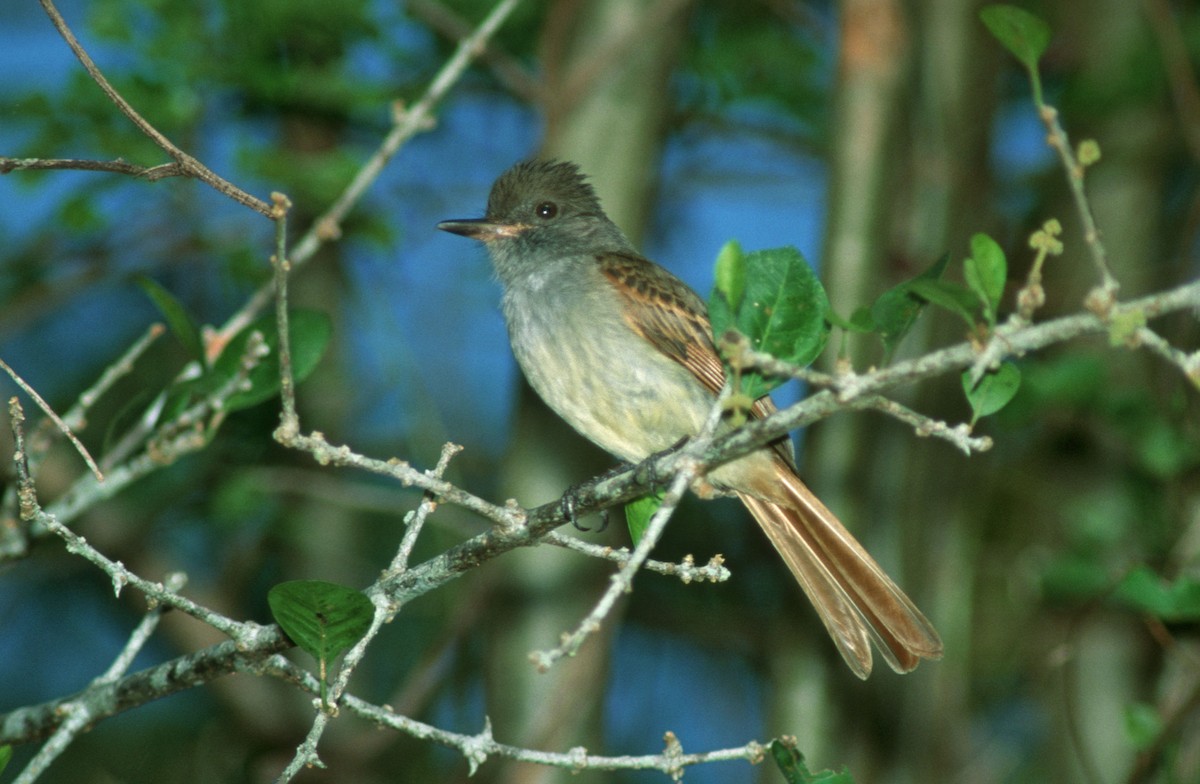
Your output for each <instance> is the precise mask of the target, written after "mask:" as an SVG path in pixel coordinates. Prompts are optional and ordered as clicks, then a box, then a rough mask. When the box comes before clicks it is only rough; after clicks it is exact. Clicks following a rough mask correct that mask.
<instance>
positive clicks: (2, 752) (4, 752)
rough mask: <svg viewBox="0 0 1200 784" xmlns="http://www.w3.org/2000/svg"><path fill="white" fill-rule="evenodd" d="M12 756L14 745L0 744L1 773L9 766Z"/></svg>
mask: <svg viewBox="0 0 1200 784" xmlns="http://www.w3.org/2000/svg"><path fill="white" fill-rule="evenodd" d="M12 756H13V749H12V746H9V745H4V746H0V773H3V772H4V769H5V768H7V767H8V762H9V760H11V759H12Z"/></svg>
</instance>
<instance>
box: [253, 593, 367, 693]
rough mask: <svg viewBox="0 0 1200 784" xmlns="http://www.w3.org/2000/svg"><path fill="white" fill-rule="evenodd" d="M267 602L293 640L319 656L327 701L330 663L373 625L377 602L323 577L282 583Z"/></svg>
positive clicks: (272, 613)
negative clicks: (324, 579)
mask: <svg viewBox="0 0 1200 784" xmlns="http://www.w3.org/2000/svg"><path fill="white" fill-rule="evenodd" d="M267 604H268V605H270V607H271V615H272V616H273V617H274V618H275V622H276V623H278V624H279V626H280V628H282V629H283V631H284V632H285V633H286V634H287V636H288V637H290V638H291V639H292V642H294V643H296V645H298V646H299V647H300V648H302V649H303V650H305V651H308V653H309V654H311V655H312V657H313V658H314V659H316V660H317V664H318V667H319V670H318V676H319V677H320V679H321V701H322V702H324V701H325V686H326V682H327V677H328V673H329V668H330V665H331V664H332V662H333V660H334V659H336V658H337V657H338V656H340V655H341V654H342V652H343V651H345V650H346V649H348V648H349V647H350V646H352V645H354V644H355V643H356V642H358V641H359V640H361V639H362V637H363V635H365V634H366V633H367V631H368V630H369V629H370V628H371V621H372V619H373V618H374V615H375V608H374V605H372V604H371V600H370V599H368V598H367V597H366V596H364V595H363V593H362V592H361V591H356V590H354V589H353V588H347V587H345V586H343V585H338V584H336V583H327V582H324V581H322V580H293V581H291V582H286V583H280V584H279V585H276V586H275V587H274V588H272V589H271V590H270V591H269V592H268V593H267Z"/></svg>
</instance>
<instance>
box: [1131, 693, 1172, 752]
mask: <svg viewBox="0 0 1200 784" xmlns="http://www.w3.org/2000/svg"><path fill="white" fill-rule="evenodd" d="M1124 719H1125V736H1126V737H1127V738H1129V742H1130V743H1132V744H1133V747H1134V748H1135V749H1137V750H1138V751H1144V750H1146V749H1148V748H1150V747H1151V746H1152V745H1153V744H1154V742H1155V741H1156V740H1158V738H1159V737H1160V736H1161V735H1162V731H1163V720H1162V717H1161V716H1159V715H1158V710H1157V709H1156V708H1155V707H1154V706H1153V705H1147V704H1146V703H1144V702H1135V703H1132V704H1130V705H1127V706H1125V715H1124Z"/></svg>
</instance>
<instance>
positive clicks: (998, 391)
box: [962, 362, 1021, 424]
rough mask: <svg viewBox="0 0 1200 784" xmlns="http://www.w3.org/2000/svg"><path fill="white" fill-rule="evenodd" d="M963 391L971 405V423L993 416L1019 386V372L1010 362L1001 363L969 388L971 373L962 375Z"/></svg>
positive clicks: (968, 371)
mask: <svg viewBox="0 0 1200 784" xmlns="http://www.w3.org/2000/svg"><path fill="white" fill-rule="evenodd" d="M962 383H963V391H964V392H966V393H967V402H969V403H970V404H971V411H972V416H971V423H972V424H974V423H975V422H976V421H977V420H978V419H979V418H980V417H985V416H988V415H989V414H994V413H996V412H997V411H999V410H1000V409H1002V408H1004V407H1005V406H1006V405H1008V401H1010V400H1012V399H1013V395H1015V394H1017V389H1018V388H1020V386H1021V371H1020V370H1019V369H1018V368H1017V366H1016V365H1014V364H1013V363H1011V362H1003V363H1001V364H1000V367H998V368H996V369H995V370H991V371H988V372H987V373H984V374H983V378H981V379H979V383H978V384H976V385H975V386H974V387H972V386H971V371H970V370H969V369H968V370H966V371H964V372H963V375H962Z"/></svg>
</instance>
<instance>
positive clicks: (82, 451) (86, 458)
mask: <svg viewBox="0 0 1200 784" xmlns="http://www.w3.org/2000/svg"><path fill="white" fill-rule="evenodd" d="M0 368H3V369H4V372H5V373H7V374H8V376H9V378H11V379H12V380H13V381H14V382H16V385H17V386H19V387H20V388H21V389H22V390H23V391H24V392H25V394H27V395H29V397H30V399H32V400H33V402H34V403H37V407H38V408H40V409H42V412H43V413H45V415H46V416H48V417H50V419H51V421H53V422H54V424H55V426H57V427H58V429H59V430H60V431H61V432H62V434H63V435H65V436H66V437H67V440H68V441H70V442H71V445H72V446H74V447H75V451H76V452H78V453H79V455H80V457H82V458H83V462H85V463H87V467H88V468H90V469H91V471H92V475H93V476H95V477H96V481H97V482H103V481H104V474H103V473H101V472H100V466H98V465H96V461H95V460H93V459H92V455H91V453H90V452H88V451H87V447H85V446H84V445H83V442H81V441H80V440H79V439H78V438H76V437H75V434H74V433H73V432H71V428H70V427H68V426H67V423H66V422H64V421H63V420H62V419H61V418H59V416H58V414H56V413H54V409H52V408H51V407H50V404H49V403H47V402H46V401H45V400H43V399H42V396H41V395H39V394H38V393H37V390H36V389H34V388H33V387H31V386H29V384H27V383H25V379H23V378H21V377H20V376H19V375H17V371H15V370H13V369H12V368H11V367H9V366H8V363H7V362H5V361H4V360H2V359H0Z"/></svg>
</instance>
